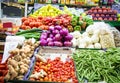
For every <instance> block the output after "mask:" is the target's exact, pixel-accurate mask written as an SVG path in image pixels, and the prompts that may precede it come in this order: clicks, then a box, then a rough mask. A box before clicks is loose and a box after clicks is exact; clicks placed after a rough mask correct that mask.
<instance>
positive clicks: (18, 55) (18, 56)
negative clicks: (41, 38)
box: [5, 39, 39, 80]
mask: <svg viewBox="0 0 120 83" xmlns="http://www.w3.org/2000/svg"><path fill="white" fill-rule="evenodd" d="M38 45H39V43H36V42H35V40H34V41H33V40H32V39H29V40H26V41H24V44H23V45H22V46H19V47H18V48H16V49H14V50H11V51H10V52H9V53H10V54H11V57H10V58H9V59H8V61H7V65H8V73H7V75H6V76H5V79H6V80H15V79H17V80H25V79H27V78H24V76H25V74H26V73H27V72H28V70H29V68H30V65H31V64H32V63H31V62H32V61H31V58H32V56H33V53H34V50H35V48H36V47H37V46H38Z"/></svg>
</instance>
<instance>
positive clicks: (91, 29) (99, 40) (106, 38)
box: [71, 22, 115, 48]
mask: <svg viewBox="0 0 120 83" xmlns="http://www.w3.org/2000/svg"><path fill="white" fill-rule="evenodd" d="M109 27H110V26H108V25H107V24H105V23H104V22H96V23H94V24H93V25H90V26H88V27H87V28H86V31H85V32H84V33H83V34H81V33H80V32H79V31H75V32H73V33H71V34H72V35H73V37H74V38H73V40H72V43H73V47H76V46H78V47H79V48H109V47H115V44H114V38H113V34H112V33H111V31H110V30H109Z"/></svg>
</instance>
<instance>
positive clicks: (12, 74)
mask: <svg viewBox="0 0 120 83" xmlns="http://www.w3.org/2000/svg"><path fill="white" fill-rule="evenodd" d="M8 69H9V73H10V80H13V79H14V78H15V77H16V76H17V75H18V72H16V71H15V70H14V68H13V67H12V66H11V65H8Z"/></svg>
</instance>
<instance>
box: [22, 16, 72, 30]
mask: <svg viewBox="0 0 120 83" xmlns="http://www.w3.org/2000/svg"><path fill="white" fill-rule="evenodd" d="M71 19H72V18H71V16H69V15H66V14H65V15H59V16H57V17H54V18H53V17H44V18H43V17H41V16H39V17H37V18H33V17H22V19H21V20H22V25H21V29H24V30H27V29H32V28H40V29H42V30H48V28H49V26H55V25H60V26H62V27H63V28H68V27H69V26H71V24H70V21H71Z"/></svg>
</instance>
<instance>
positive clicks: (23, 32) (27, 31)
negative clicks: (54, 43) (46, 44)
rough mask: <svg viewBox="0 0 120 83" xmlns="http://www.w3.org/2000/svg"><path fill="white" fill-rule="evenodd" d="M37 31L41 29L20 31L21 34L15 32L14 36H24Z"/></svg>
mask: <svg viewBox="0 0 120 83" xmlns="http://www.w3.org/2000/svg"><path fill="white" fill-rule="evenodd" d="M37 31H41V32H42V30H41V29H38V28H34V29H30V30H25V31H21V32H17V33H16V35H21V34H25V33H32V32H37Z"/></svg>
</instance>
